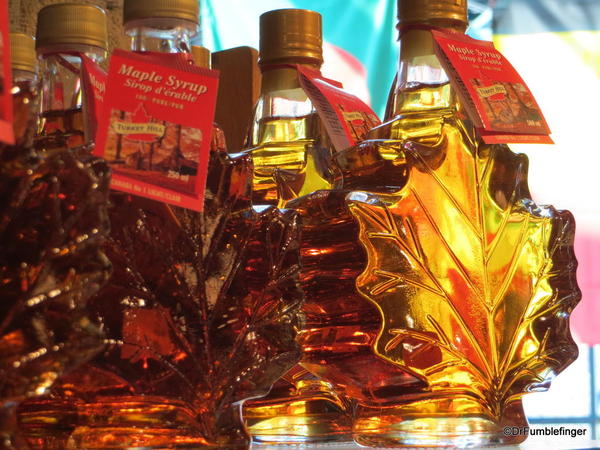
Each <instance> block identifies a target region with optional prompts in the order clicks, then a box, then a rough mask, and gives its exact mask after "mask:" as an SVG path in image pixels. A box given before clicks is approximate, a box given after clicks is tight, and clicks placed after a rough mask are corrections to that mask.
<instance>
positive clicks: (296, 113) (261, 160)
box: [244, 9, 351, 443]
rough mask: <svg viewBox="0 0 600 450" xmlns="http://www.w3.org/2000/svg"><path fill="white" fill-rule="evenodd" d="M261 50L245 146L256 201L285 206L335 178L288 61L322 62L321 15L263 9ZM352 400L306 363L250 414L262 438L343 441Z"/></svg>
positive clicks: (321, 133) (324, 139) (252, 404)
mask: <svg viewBox="0 0 600 450" xmlns="http://www.w3.org/2000/svg"><path fill="white" fill-rule="evenodd" d="M259 53H260V56H259V64H260V66H261V70H262V74H263V77H262V86H261V95H260V98H259V100H258V102H257V104H256V108H255V113H254V118H253V120H252V123H251V127H250V130H249V133H248V137H247V141H246V147H247V150H246V151H245V152H246V153H248V154H250V155H252V160H253V163H254V179H253V195H252V197H253V204H254V205H255V206H260V205H277V206H279V207H285V206H286V204H287V202H288V201H290V200H293V199H296V198H298V197H301V196H303V195H306V194H309V193H311V192H314V191H316V190H320V189H329V188H331V186H332V182H333V178H334V177H333V172H332V171H331V165H330V159H331V157H332V153H333V151H334V150H333V146H332V145H331V143H330V141H329V138H328V136H327V133H326V131H325V128H324V126H323V124H322V123H321V120H320V119H319V116H318V114H317V112H316V110H315V107H314V106H313V104H312V103H311V101H310V99H309V98H308V96H307V95H306V93H305V92H304V90H303V89H302V88H301V87H300V84H299V81H298V74H297V71H296V70H295V69H294V68H292V67H288V66H287V65H292V64H299V65H303V66H306V67H308V68H311V69H314V70H318V69H319V68H320V67H321V64H322V63H323V55H322V31H321V16H320V15H319V14H318V13H316V12H313V11H308V10H299V9H284V10H276V11H270V12H268V13H265V14H263V15H262V16H261V18H260V52H259ZM350 407H351V406H350V402H349V401H348V400H347V399H346V398H343V397H341V396H339V395H337V394H336V393H335V392H334V391H333V390H332V387H331V385H330V384H329V383H327V382H325V381H323V380H321V379H319V378H318V377H315V376H314V375H313V374H311V373H309V372H308V371H306V370H305V369H304V368H303V367H301V366H300V365H299V366H297V367H296V368H294V369H293V370H292V371H290V372H289V373H288V374H287V375H286V376H284V377H283V379H281V380H280V381H278V382H277V383H275V385H274V386H273V388H272V390H271V393H270V394H269V395H268V396H267V397H265V398H264V399H261V400H256V401H249V402H246V403H245V405H244V420H245V422H246V425H247V426H248V428H249V430H250V433H251V434H252V438H253V440H254V441H255V442H264V443H311V442H331V441H344V440H349V439H351V437H350V428H351V422H350Z"/></svg>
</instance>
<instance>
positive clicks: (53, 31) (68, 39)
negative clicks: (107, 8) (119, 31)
mask: <svg viewBox="0 0 600 450" xmlns="http://www.w3.org/2000/svg"><path fill="white" fill-rule="evenodd" d="M73 44H75V45H92V46H95V47H99V48H101V49H104V50H106V49H107V48H108V31H107V21H106V13H105V12H104V11H103V10H102V9H100V8H99V7H97V6H93V5H81V4H76V3H60V4H54V5H49V6H46V7H44V8H42V9H41V10H40V12H39V14H38V22H37V30H36V42H35V48H36V49H40V48H42V47H46V46H53V45H67V46H68V45H73Z"/></svg>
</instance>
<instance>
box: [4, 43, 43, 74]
mask: <svg viewBox="0 0 600 450" xmlns="http://www.w3.org/2000/svg"><path fill="white" fill-rule="evenodd" d="M10 54H11V65H12V68H13V69H16V70H25V71H27V72H33V73H35V72H37V70H36V68H37V58H36V54H35V39H33V37H32V36H29V35H28V34H24V33H10Z"/></svg>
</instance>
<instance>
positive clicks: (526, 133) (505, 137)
mask: <svg viewBox="0 0 600 450" xmlns="http://www.w3.org/2000/svg"><path fill="white" fill-rule="evenodd" d="M431 33H432V35H433V38H434V39H435V41H436V43H437V48H436V51H437V54H438V56H439V57H440V61H441V62H442V64H443V66H444V69H445V70H446V72H447V73H448V76H449V77H450V80H451V82H452V84H453V87H454V88H455V90H456V91H457V93H458V95H459V97H460V99H461V101H462V103H463V104H464V106H465V108H466V110H467V112H468V114H469V116H470V118H471V120H473V122H474V123H475V126H476V127H477V128H478V129H479V131H480V134H481V137H482V139H483V141H484V142H486V143H488V144H497V143H525V144H528V143H536V144H540V143H545V144H551V143H552V139H551V138H550V137H549V134H550V129H549V128H548V124H547V123H546V120H545V119H544V115H543V114H542V111H541V109H540V107H539V106H538V104H537V102H536V101H535V98H534V97H533V94H532V93H531V91H530V90H529V88H528V87H527V85H526V84H525V82H524V81H523V79H522V78H521V76H520V75H519V74H518V72H517V71H516V70H515V68H514V67H513V66H512V65H511V64H510V62H509V61H508V60H507V59H506V58H505V57H504V56H503V55H502V54H501V53H500V52H499V51H498V50H496V48H495V47H494V44H493V43H492V42H488V41H479V40H476V39H473V38H471V37H469V36H466V35H464V34H459V33H453V32H443V31H439V30H432V31H431Z"/></svg>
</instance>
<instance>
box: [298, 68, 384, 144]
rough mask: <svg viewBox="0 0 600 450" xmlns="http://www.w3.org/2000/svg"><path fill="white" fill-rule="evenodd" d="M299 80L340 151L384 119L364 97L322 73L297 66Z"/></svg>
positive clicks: (360, 139) (359, 139)
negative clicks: (347, 89) (349, 91)
mask: <svg viewBox="0 0 600 450" xmlns="http://www.w3.org/2000/svg"><path fill="white" fill-rule="evenodd" d="M296 69H297V70H298V77H299V79H300V84H301V86H302V88H303V89H304V91H305V92H306V94H307V95H308V96H309V98H310V100H311V101H312V103H313V105H314V106H315V108H316V110H317V113H318V114H319V117H320V118H321V120H322V121H323V123H324V125H325V128H326V129H327V133H328V134H329V137H330V139H331V142H332V143H333V145H334V147H335V149H336V150H337V151H338V152H339V151H341V150H344V149H346V148H348V147H352V146H353V145H354V144H356V143H357V142H360V141H362V140H363V139H364V138H365V136H366V135H367V133H368V132H369V130H370V129H371V128H373V127H375V126H377V125H379V124H380V123H381V120H379V117H377V114H375V113H374V112H373V110H372V109H371V108H370V107H369V106H368V105H367V104H366V103H365V102H363V101H362V100H361V99H359V98H358V97H356V96H354V95H352V94H349V93H348V92H346V91H344V90H343V89H342V85H341V84H340V83H338V82H337V81H333V80H329V79H327V78H324V77H323V76H321V73H320V72H318V71H314V70H309V69H306V68H304V67H301V66H296Z"/></svg>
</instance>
